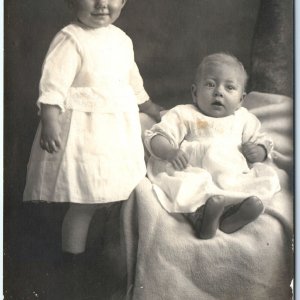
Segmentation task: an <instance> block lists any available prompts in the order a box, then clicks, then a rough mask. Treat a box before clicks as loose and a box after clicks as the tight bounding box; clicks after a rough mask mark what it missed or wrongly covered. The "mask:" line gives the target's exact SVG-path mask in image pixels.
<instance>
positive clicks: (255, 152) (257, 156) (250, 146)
mask: <svg viewBox="0 0 300 300" xmlns="http://www.w3.org/2000/svg"><path fill="white" fill-rule="evenodd" d="M242 153H243V155H244V156H245V157H246V159H247V160H248V161H249V162H250V163H256V162H262V161H264V160H265V159H266V158H267V150H266V148H265V147H264V146H262V145H257V144H255V143H252V142H247V143H245V144H243V145H242Z"/></svg>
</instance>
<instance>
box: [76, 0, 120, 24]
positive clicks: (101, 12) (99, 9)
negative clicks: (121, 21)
mask: <svg viewBox="0 0 300 300" xmlns="http://www.w3.org/2000/svg"><path fill="white" fill-rule="evenodd" d="M125 3H126V0H74V8H75V12H76V16H77V18H78V20H79V21H80V22H81V23H83V24H84V25H86V26H88V27H91V28H99V27H105V26H108V25H109V24H112V23H114V22H115V21H116V20H117V18H118V17H119V15H120V13H121V10H122V8H123V6H124V5H125Z"/></svg>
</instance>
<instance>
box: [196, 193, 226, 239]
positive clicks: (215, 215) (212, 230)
mask: <svg viewBox="0 0 300 300" xmlns="http://www.w3.org/2000/svg"><path fill="white" fill-rule="evenodd" d="M224 207H225V203H224V196H218V195H216V196H212V197H210V198H209V199H208V200H207V201H206V204H205V207H204V213H203V220H202V225H201V229H200V231H199V232H198V236H199V238H200V239H210V238H212V237H214V236H215V234H216V232H217V229H218V227H219V222H220V217H221V215H222V214H223V211H224Z"/></svg>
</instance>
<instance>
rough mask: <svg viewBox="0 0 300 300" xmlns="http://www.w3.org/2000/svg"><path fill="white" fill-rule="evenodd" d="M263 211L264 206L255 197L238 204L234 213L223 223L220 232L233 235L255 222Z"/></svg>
mask: <svg viewBox="0 0 300 300" xmlns="http://www.w3.org/2000/svg"><path fill="white" fill-rule="evenodd" d="M263 210H264V205H263V203H262V202H261V200H260V199H259V198H257V197H255V196H252V197H249V198H247V199H245V200H244V201H243V202H242V203H240V204H238V207H237V209H236V210H234V213H232V214H231V215H229V216H228V217H225V218H224V219H223V220H222V221H221V224H220V230H222V231H223V232H225V233H233V232H235V231H237V230H239V229H241V228H242V227H244V226H245V225H247V224H248V223H250V222H252V221H254V220H255V219H256V218H257V217H258V216H259V215H260V214H261V213H262V212H263Z"/></svg>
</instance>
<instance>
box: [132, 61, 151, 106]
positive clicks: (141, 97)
mask: <svg viewBox="0 0 300 300" xmlns="http://www.w3.org/2000/svg"><path fill="white" fill-rule="evenodd" d="M129 76H130V78H129V80H130V85H131V87H132V89H133V92H134V94H135V96H136V98H137V103H138V104H142V103H144V102H146V101H148V100H149V99H150V97H149V95H148V94H147V92H146V91H145V88H144V81H143V78H142V76H141V74H140V71H139V69H138V66H137V64H136V63H135V62H134V63H133V66H132V68H131V70H130V75H129Z"/></svg>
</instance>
